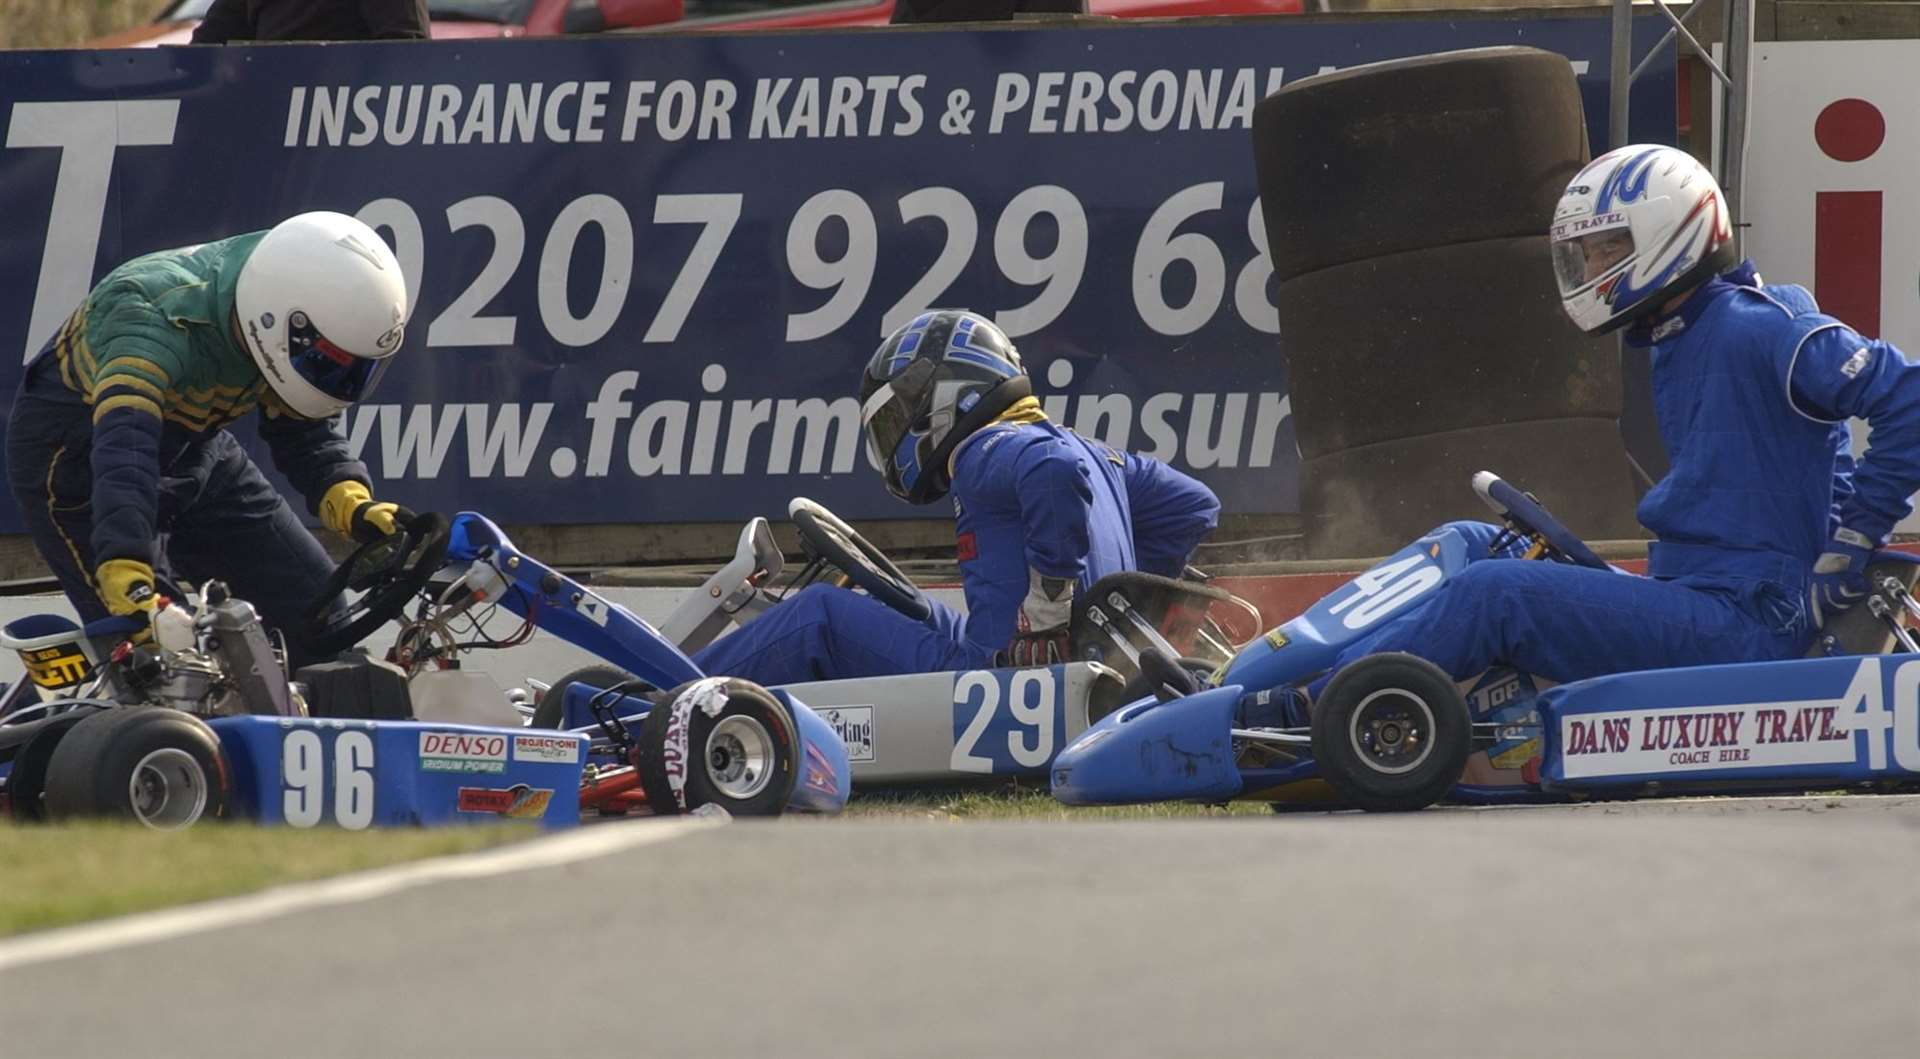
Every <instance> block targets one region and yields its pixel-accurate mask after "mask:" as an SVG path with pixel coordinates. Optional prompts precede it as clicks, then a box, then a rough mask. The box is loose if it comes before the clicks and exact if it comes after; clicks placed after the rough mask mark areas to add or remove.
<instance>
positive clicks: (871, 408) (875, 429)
mask: <svg viewBox="0 0 1920 1059" xmlns="http://www.w3.org/2000/svg"><path fill="white" fill-rule="evenodd" d="M933 375H934V362H933V361H932V360H930V359H927V358H925V357H922V358H920V359H918V360H915V361H914V362H913V363H912V364H909V365H907V367H906V370H904V371H902V372H901V373H900V374H898V375H895V376H894V377H893V378H892V379H890V380H888V381H887V382H885V383H883V384H882V385H881V386H880V388H879V389H878V390H875V391H873V394H872V396H870V397H868V398H867V403H866V404H865V405H864V406H863V407H862V408H861V409H860V425H861V426H863V427H865V428H866V430H865V433H866V439H867V458H868V459H870V460H872V461H873V463H874V466H876V467H879V468H880V469H881V470H882V471H887V472H889V473H891V468H892V465H893V453H894V450H895V449H897V448H899V446H900V439H901V438H904V437H906V436H907V432H908V431H909V430H911V429H912V428H913V421H914V420H915V419H916V418H918V413H919V411H920V409H921V408H922V407H923V406H924V405H925V403H926V397H927V389H928V387H929V386H930V385H932V382H933Z"/></svg>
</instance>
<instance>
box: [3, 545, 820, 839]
mask: <svg viewBox="0 0 1920 1059" xmlns="http://www.w3.org/2000/svg"><path fill="white" fill-rule="evenodd" d="M343 592H344V593H347V594H348V598H349V599H350V603H349V604H348V606H347V608H346V610H345V612H344V613H341V612H339V611H337V610H336V609H335V608H334V607H333V603H334V601H335V600H336V599H338V598H339V597H340V594H341V593H343ZM163 594H165V595H167V596H168V597H169V603H168V607H172V608H177V609H176V610H175V611H174V613H175V614H178V615H180V617H178V618H177V620H175V621H173V623H172V624H171V625H169V623H168V622H166V621H159V622H155V623H154V624H153V626H152V628H153V629H154V630H155V632H154V636H153V637H152V638H151V639H149V638H147V637H146V636H144V635H140V634H142V633H143V632H145V628H146V626H145V623H144V622H132V621H129V620H127V619H112V620H110V621H107V622H98V623H94V624H93V625H90V626H88V627H87V628H84V629H82V628H78V627H75V626H74V625H73V624H72V622H70V621H67V620H66V619H63V618H59V617H57V616H52V615H40V616H35V617H31V618H25V619H21V620H20V621H16V622H13V623H11V624H9V625H8V626H7V627H6V629H5V630H4V632H3V633H0V645H4V646H6V647H9V648H11V649H13V650H15V651H17V652H19V653H20V655H21V657H22V659H23V660H24V661H25V662H26V663H27V670H28V680H26V681H22V682H18V683H17V684H16V685H15V686H14V687H13V688H12V689H11V690H10V691H8V692H7V693H6V694H5V695H4V697H0V802H4V809H5V811H6V812H8V813H9V814H10V815H12V816H13V817H14V818H16V819H19V820H25V821H32V820H41V819H63V818H75V817H87V816H119V817H125V818H130V819H133V820H137V821H139V822H141V823H144V824H147V825H148V826H152V827H158V828H172V827H182V826H186V825H189V824H192V823H194V822H196V821H199V820H201V819H207V818H215V817H222V816H229V817H238V818H244V819H250V820H254V821H257V822H261V823H270V824H279V823H284V824H289V825H293V826H296V827H309V826H315V825H318V824H322V823H329V824H337V825H339V826H342V827H346V828H349V829H357V828H362V827H368V826H378V825H422V824H424V825H435V824H448V823H461V822H473V821H483V820H498V819H501V818H507V819H525V820H536V821H540V822H542V823H544V824H547V825H549V826H560V825H567V824H572V823H576V822H578V821H579V819H580V815H581V811H582V810H583V809H588V810H597V811H601V812H607V813H626V812H634V811H640V812H650V813H654V814H673V813H687V812H707V813H714V812H724V813H726V814H729V815H777V814H779V813H782V812H786V811H806V812H823V813H832V812H838V811H839V810H840V809H841V808H842V807H843V806H844V805H845V804H846V800H847V797H848V795H849V793H850V790H851V778H850V774H849V768H848V761H847V755H846V750H845V747H844V745H843V744H842V742H841V739H840V737H839V736H838V735H837V734H836V733H835V731H834V729H833V728H832V727H831V726H829V725H828V724H827V722H826V721H825V720H823V719H822V718H821V717H820V716H819V715H818V714H816V713H814V712H813V711H812V710H811V709H809V708H808V707H807V706H806V705H805V704H804V703H803V702H802V701H801V700H799V699H798V698H796V697H794V696H793V695H791V694H789V693H787V692H784V691H769V690H767V689H765V688H761V687H759V686H757V685H754V684H752V683H750V682H747V681H742V680H732V679H728V678H725V677H722V676H708V675H707V674H705V673H702V672H701V671H700V669H699V668H698V667H697V666H695V665H694V664H693V662H692V661H691V660H690V659H688V658H687V656H686V655H685V654H684V653H682V652H681V651H680V650H679V649H678V648H676V647H675V646H674V645H673V644H672V643H670V642H668V641H667V640H666V639H665V638H663V637H662V636H661V635H660V634H659V633H658V632H657V631H656V630H655V629H654V628H653V627H652V626H650V625H648V624H647V623H646V622H645V621H642V620H641V619H640V618H638V617H637V616H635V615H634V614H632V613H631V612H630V611H628V610H627V609H626V608H624V607H621V606H619V605H618V604H615V603H612V602H610V601H608V600H606V599H605V598H603V597H601V596H599V595H597V594H595V593H594V592H592V591H591V590H590V589H588V588H586V587H585V586H583V585H581V584H579V583H578V582H576V581H574V580H573V579H571V578H568V577H566V576H565V575H563V574H560V573H559V572H557V571H555V570H553V569H551V568H549V567H547V566H545V565H543V564H542V563H540V562H539V561H537V560H535V559H533V558H532V557H531V556H528V555H526V554H524V553H522V552H520V551H519V550H518V549H517V548H515V547H514V545H513V544H512V542H511V541H509V540H508V539H507V537H506V535H505V534H504V533H502V532H501V531H500V529H499V527H498V526H495V525H494V524H493V523H492V522H490V521H488V520H487V519H485V518H484V517H482V516H480V515H477V514H473V513H463V514H460V515H457V516H455V517H454V518H453V519H452V520H448V519H446V518H444V517H442V516H439V515H434V514H428V515H423V516H419V517H418V518H416V519H415V520H414V521H413V522H412V523H411V524H410V525H408V526H407V527H405V529H404V532H402V533H400V534H396V535H394V536H392V537H388V538H385V539H383V540H380V541H376V542H373V543H370V544H367V545H364V546H362V547H361V548H359V549H358V550H356V551H355V552H354V553H353V555H351V556H350V557H348V559H347V560H346V561H345V562H343V563H342V564H341V565H340V566H339V568H338V569H337V570H336V571H335V573H334V575H333V577H332V579H331V581H330V582H329V584H328V585H327V586H326V587H325V588H324V589H323V590H322V592H321V594H320V595H319V597H318V598H317V599H316V600H315V601H314V603H313V605H312V608H311V610H310V612H309V616H308V622H307V628H306V629H304V630H303V632H304V633H305V634H306V636H307V639H308V641H309V642H310V643H312V644H314V645H315V646H316V647H317V648H318V649H319V650H321V651H323V652H329V651H343V650H346V649H347V648H350V647H352V646H353V645H354V644H356V643H358V642H359V641H360V640H362V639H364V638H365V637H366V636H367V635H369V634H370V633H372V632H373V631H374V630H376V629H379V628H380V627H382V626H384V625H385V624H386V623H388V622H389V621H394V620H399V621H400V623H401V627H400V633H399V636H398V638H397V640H396V642H395V644H394V646H393V648H392V650H391V651H390V652H388V656H387V658H386V659H385V660H379V659H374V658H370V657H368V656H366V655H364V654H348V655H345V656H343V657H342V658H341V659H340V660H338V661H334V662H329V663H325V664H322V665H317V666H308V667H305V668H303V669H301V670H300V672H299V673H297V674H295V675H294V679H292V680H289V679H288V677H287V675H286V670H285V665H286V654H285V650H284V647H283V646H282V645H280V644H277V643H275V642H274V639H273V637H272V636H271V635H270V634H269V633H268V632H267V631H266V630H265V629H264V627H263V626H262V625H261V623H260V621H259V618H258V616H257V615H256V614H255V613H254V611H253V608H252V607H251V606H250V605H249V604H247V603H246V602H245V601H243V600H238V599H233V598H230V597H229V596H228V595H227V593H226V591H225V589H224V587H223V586H221V585H220V584H218V583H217V582H216V583H211V584H208V585H206V586H203V591H202V592H200V593H198V594H194V593H188V592H185V591H182V590H181V589H179V588H177V587H174V586H166V587H165V588H164V589H163ZM175 601H177V602H175ZM164 609H166V608H163V610H164ZM496 610H498V611H506V612H509V613H511V614H514V615H517V616H519V618H520V619H521V625H520V627H519V628H518V629H517V630H516V631H515V632H514V633H513V634H511V635H509V636H506V637H495V636H491V635H489V634H488V633H487V631H486V618H487V616H488V615H490V614H492V613H494V612H495V611H496ZM162 628H168V629H170V630H171V631H170V632H169V633H166V634H163V633H161V632H160V631H159V630H161V629H162ZM536 628H537V629H542V630H546V631H547V632H549V633H551V634H553V635H555V636H558V637H560V638H561V639H564V640H567V641H569V642H571V643H573V644H575V645H577V646H579V647H582V648H585V649H586V650H588V651H590V652H592V653H594V654H595V655H597V656H598V657H600V658H602V659H604V660H605V661H606V662H607V663H608V664H609V665H610V666H614V667H618V671H619V672H620V673H621V674H622V678H621V681H620V682H619V684H618V685H617V686H616V687H615V688H613V689H612V692H613V695H611V696H609V698H612V697H616V696H617V697H618V698H619V699H620V701H621V702H622V704H623V708H622V709H621V710H619V711H618V712H616V711H614V710H613V709H611V708H607V707H605V706H604V705H598V706H596V708H594V709H593V710H591V711H590V712H591V713H592V714H593V715H594V717H595V722H594V723H593V724H592V725H590V726H587V727H585V728H584V729H583V730H581V731H574V732H553V731H535V730H529V729H528V728H526V727H525V726H524V718H523V717H522V715H521V712H520V711H519V710H518V709H516V707H515V703H514V702H513V701H512V700H511V698H510V696H508V695H507V694H506V693H503V692H502V691H501V690H500V689H499V688H498V687H497V686H496V685H494V684H493V683H492V681H491V680H490V679H488V678H486V677H485V676H484V675H482V674H479V673H475V672H472V671H466V670H462V669H460V668H459V666H458V660H459V655H460V653H461V651H462V650H471V649H479V648H499V647H511V646H515V645H517V644H519V643H524V642H525V640H526V639H527V638H528V637H530V636H531V635H532V633H533V631H534V630H535V629H536ZM463 637H469V638H470V639H463Z"/></svg>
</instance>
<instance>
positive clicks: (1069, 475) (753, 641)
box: [693, 421, 1220, 685]
mask: <svg viewBox="0 0 1920 1059" xmlns="http://www.w3.org/2000/svg"><path fill="white" fill-rule="evenodd" d="M953 508H954V532H955V535H956V537H957V552H958V557H959V560H960V578H961V581H962V584H963V587H964V589H965V591H966V597H967V613H966V616H965V617H964V618H963V617H962V616H961V615H960V614H958V613H956V612H955V611H954V610H953V609H952V608H951V607H947V606H944V605H942V604H940V603H938V602H935V601H929V602H931V603H932V605H933V613H932V614H931V615H929V616H928V618H927V619H926V620H925V621H924V622H918V621H914V620H913V619H911V618H908V617H906V616H904V615H902V614H900V613H899V612H898V611H895V610H893V609H892V608H890V607H888V606H886V605H885V604H883V603H879V602H876V601H874V600H872V599H870V598H868V597H866V596H864V595H859V594H856V593H853V592H849V591H846V590H844V589H840V588H835V587H832V586H829V585H814V586H811V587H809V588H807V589H806V590H804V591H802V592H801V593H799V594H798V595H796V596H794V597H793V598H792V599H789V600H787V601H785V602H783V603H781V604H780V605H779V606H777V607H774V608H773V609H772V610H770V611H768V612H767V613H766V614H764V615H762V616H761V617H759V618H757V619H755V620H754V621H752V622H750V623H749V624H747V625H745V626H743V627H742V628H740V629H737V630H735V631H734V632H732V633H730V634H728V635H726V636H723V637H721V638H720V639H718V640H716V641H714V642H713V643H712V644H711V645H709V646H708V647H707V648H706V649H705V650H702V651H700V652H699V653H697V654H695V655H694V659H693V660H694V661H695V662H696V663H697V664H698V665H699V666H700V668H701V669H702V670H704V671H706V672H708V673H713V674H716V675H726V676H737V677H745V678H746V679H749V680H753V681H756V682H758V683H761V684H768V685H773V684H787V683H793V682H798V681H805V680H833V679H840V678H845V677H863V676H885V675H892V674H897V673H934V672H940V671H943V670H949V669H975V668H981V667H984V666H988V665H991V664H992V660H993V655H994V653H995V652H997V651H999V650H1001V649H1003V648H1005V647H1006V646H1007V644H1008V642H1009V641H1010V640H1012V639H1013V635H1014V628H1015V621H1016V614H1017V612H1018V610H1019V608H1020V602H1021V600H1022V598H1023V597H1025V596H1026V594H1027V591H1028V586H1029V574H1028V571H1029V569H1032V570H1037V571H1039V572H1040V573H1041V574H1043V575H1045V576H1047V577H1070V578H1073V579H1075V581H1076V582H1078V585H1077V590H1078V591H1083V592H1084V591H1085V590H1086V589H1087V588H1088V587H1090V586H1091V585H1092V584H1093V583H1094V582H1095V581H1098V580H1099V579H1100V578H1102V577H1105V576H1107V575H1108V574H1113V573H1119V572H1122V571H1127V570H1142V571H1146V572H1148V573H1155V574H1161V575H1164V576H1168V577H1173V576H1177V575H1178V574H1179V573H1180V572H1181V570H1182V569H1183V568H1184V567H1185V566H1186V562H1187V558H1188V557H1189V556H1190V555H1192V553H1193V549H1194V547H1195V546H1196V545H1198V544H1199V543H1200V542H1201V541H1202V540H1203V539H1205V538H1206V536H1207V534H1209V533H1211V532H1213V529H1214V526H1215V525H1216V524H1217V523H1218V520H1219V513H1220V502H1219V500H1218V499H1216V498H1215V497H1214V495H1213V493H1212V491H1211V490H1209V489H1208V488H1207V487H1206V486H1204V485H1202V484H1200V483H1199V482H1197V481H1194V480H1193V479H1192V478H1189V477H1187V476H1186V475H1184V474H1181V473H1180V472H1179V471H1176V470H1174V469H1173V468H1171V467H1169V466H1167V465H1166V464H1164V463H1161V462H1160V461H1158V460H1155V459H1151V458H1149V457H1143V456H1136V455H1132V454H1122V453H1119V452H1116V451H1114V450H1113V449H1111V448H1108V447H1107V446H1106V445H1103V444H1101V443H1100V442H1097V441H1089V440H1088V439H1086V438H1083V437H1081V436H1080V435H1078V434H1075V433H1073V432H1072V431H1070V430H1066V429H1064V428H1062V427H1059V426H1055V425H1054V424H1052V423H1049V422H1044V421H1043V422H1038V423H1026V424H1014V423H1004V422H1003V423H995V424H991V425H989V426H986V427H984V428H982V429H981V430H980V431H978V432H977V433H975V434H973V435H972V436H971V437H969V438H967V439H966V440H965V441H963V442H961V444H960V447H959V448H958V449H956V450H955V452H954V457H953Z"/></svg>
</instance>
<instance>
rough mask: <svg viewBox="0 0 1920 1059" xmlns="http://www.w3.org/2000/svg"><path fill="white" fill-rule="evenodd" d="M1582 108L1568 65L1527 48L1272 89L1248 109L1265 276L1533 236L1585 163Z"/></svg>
mask: <svg viewBox="0 0 1920 1059" xmlns="http://www.w3.org/2000/svg"><path fill="white" fill-rule="evenodd" d="M1582 115H1583V112H1582V109H1581V104H1580V89H1579V85H1578V83H1577V81H1576V79H1575V77H1574V73H1573V67H1572V66H1571V65H1570V64H1569V63H1568V62H1567V60H1566V58H1565V57H1564V56H1561V55H1558V54H1555V53H1553V52H1549V51H1542V50H1540V49H1537V48H1522V47H1499V48H1475V49H1470V50H1466V51H1455V52H1445V53H1442V54H1439V55H1424V56H1419V57H1416V58H1410V59H1396V60H1391V61H1388V62H1381V63H1372V64H1369V65H1366V66H1357V67H1353V68H1351V69H1347V70H1340V71H1337V72H1334V73H1329V74H1324V75H1321V76H1317V77H1310V78H1306V79H1303V80H1301V81H1297V82H1295V83H1293V84H1291V85H1288V86H1286V87H1284V88H1282V89H1281V90H1280V91H1278V92H1276V93H1274V94H1273V95H1272V96H1269V97H1267V99H1265V100H1264V101H1262V102H1261V103H1260V105H1259V106H1258V107H1256V108H1255V110H1254V117H1253V152H1254V164H1255V168H1256V169H1257V171H1258V173H1259V183H1260V195H1261V198H1262V200H1263V201H1264V202H1265V203H1266V210H1265V215H1266V226H1267V245H1268V246H1269V247H1270V248H1271V256H1272V258H1273V268H1274V275H1275V277H1276V278H1277V279H1279V280H1281V281H1283V282H1284V281H1286V280H1289V279H1292V278H1294V277H1295V276H1299V275H1302V274H1304V273H1308V272H1312V271H1315V270H1317V269H1322V268H1328V267H1331V266H1334V265H1340V264H1345V263H1346V262H1349V261H1359V260H1362V259H1364V258H1370V257H1377V256H1379V255H1382V254H1394V253H1402V252H1405V251H1408V250H1418V249H1423V248H1426V247H1434V246H1445V245H1448V244H1451V243H1461V242H1478V241H1480V240H1486V239H1499V238H1506V237H1512V236H1521V235H1540V234H1544V233H1545V232H1546V230H1547V225H1548V223H1549V222H1550V221H1551V220H1552V217H1553V208H1554V204H1555V203H1556V202H1557V201H1558V200H1559V197H1560V193H1561V192H1562V191H1563V190H1565V188H1566V184H1567V181H1568V180H1570V179H1571V178H1572V177H1573V175H1574V174H1575V173H1577V172H1578V171H1579V170H1580V167H1581V166H1582V165H1584V164H1585V163H1586V162H1587V160H1588V148H1587V130H1586V123H1585V120H1584V118H1583V116H1582ZM1282 321H1283V325H1284V321H1285V317H1284V316H1283V317H1282Z"/></svg>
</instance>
